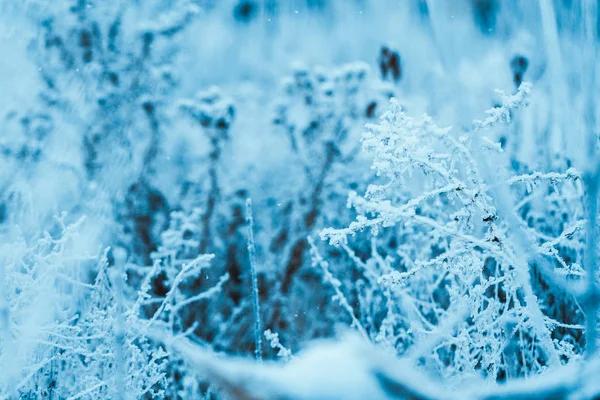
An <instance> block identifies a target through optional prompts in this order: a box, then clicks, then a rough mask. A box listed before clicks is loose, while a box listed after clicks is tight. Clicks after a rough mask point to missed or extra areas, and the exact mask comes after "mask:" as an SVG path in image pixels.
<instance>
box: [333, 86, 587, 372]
mask: <svg viewBox="0 0 600 400" xmlns="http://www.w3.org/2000/svg"><path fill="white" fill-rule="evenodd" d="M529 90H530V86H529V84H526V83H524V84H522V85H521V86H520V88H519V90H518V92H517V93H516V94H515V95H512V96H506V95H503V98H502V105H501V106H499V107H495V108H493V109H491V110H489V111H488V112H487V117H486V118H485V119H484V120H482V121H475V124H474V128H473V130H472V131H470V132H465V133H464V134H461V135H460V136H458V137H457V136H456V135H455V134H453V133H452V131H451V128H443V127H439V126H437V125H436V124H435V123H434V121H433V120H432V119H431V118H430V117H428V116H424V117H423V118H422V119H414V118H412V117H410V116H408V115H407V114H405V113H404V112H403V110H402V108H401V107H400V106H399V104H398V102H396V101H395V100H392V103H391V110H390V111H389V112H387V113H385V114H384V116H383V117H382V118H381V122H380V123H378V124H370V125H368V132H367V133H366V134H365V135H364V136H363V139H362V143H363V149H364V150H365V151H366V152H367V153H369V154H371V155H372V156H373V165H372V168H373V170H374V171H375V172H376V174H377V177H378V178H377V179H376V181H378V182H377V183H374V184H371V185H370V186H369V187H368V189H367V190H366V192H365V194H364V195H363V196H360V195H358V194H357V193H356V192H351V193H350V196H349V199H348V205H349V206H351V207H353V208H354V209H355V210H356V212H357V213H358V217H357V218H356V221H355V222H353V223H351V224H350V225H349V226H348V227H347V228H343V229H332V228H328V229H325V230H323V232H322V234H321V236H322V237H323V238H325V239H328V240H329V241H330V243H331V244H334V245H337V246H342V247H343V248H345V249H346V250H347V251H348V252H351V251H350V249H349V248H348V247H347V244H348V236H351V235H355V234H356V233H357V232H359V231H362V230H365V229H366V230H369V232H370V233H371V235H372V237H373V247H372V252H371V259H369V260H367V261H366V262H363V261H361V260H360V259H359V258H358V257H353V259H354V260H355V262H356V263H357V264H359V267H361V268H362V269H363V274H364V276H365V278H366V279H367V281H368V282H370V283H371V284H373V283H374V278H375V277H376V284H377V286H378V289H372V290H374V291H375V293H376V294H378V295H377V296H374V295H373V294H372V293H371V294H370V295H369V296H364V295H362V296H361V295H359V300H360V303H361V304H360V311H361V314H360V318H361V320H362V321H364V322H365V324H367V323H369V322H370V324H367V326H368V327H369V331H368V334H369V336H370V337H371V339H373V340H376V341H378V342H382V343H384V344H387V345H389V346H390V347H393V348H396V350H397V351H398V352H399V353H400V354H408V355H410V356H412V357H415V358H416V359H420V360H421V361H422V363H423V364H424V365H426V366H427V367H428V368H429V369H431V370H434V371H437V372H439V373H441V374H442V375H444V376H446V377H466V376H468V375H472V374H483V375H484V376H487V377H489V378H491V379H494V380H504V379H506V378H508V377H514V376H521V375H528V374H532V373H539V372H541V371H543V370H545V369H546V368H548V367H549V366H556V365H560V364H561V363H565V362H568V361H570V360H571V359H573V358H576V357H578V355H579V354H581V351H582V349H581V346H582V341H581V339H582V338H581V334H580V333H581V329H582V326H581V322H582V314H581V312H580V311H577V307H576V306H575V303H574V301H573V299H572V296H569V295H564V293H563V295H562V296H559V294H558V293H556V292H555V291H556V290H559V289H560V287H556V286H555V283H554V282H552V280H550V279H549V277H551V275H552V274H550V275H549V274H548V271H546V270H545V271H544V272H541V271H540V269H541V267H542V266H546V267H547V265H548V264H549V263H550V265H552V266H553V267H552V268H554V265H556V268H557V269H558V270H559V271H560V272H561V273H562V274H563V275H567V276H573V277H574V278H575V279H576V277H577V276H578V275H580V274H581V272H582V271H581V267H579V265H578V264H577V262H576V261H577V260H580V259H581V247H582V245H581V240H582V238H581V235H580V234H579V231H580V229H581V227H582V220H581V218H582V215H581V195H582V190H581V185H580V182H579V175H578V173H577V171H575V170H573V169H571V170H568V171H566V172H565V173H548V174H542V173H532V174H528V175H519V176H513V177H511V178H509V179H508V180H507V181H505V182H502V181H498V178H497V177H496V176H497V172H498V169H499V170H502V168H503V167H502V166H501V165H498V166H496V167H494V170H493V171H490V172H489V173H488V167H487V166H485V165H484V164H485V159H486V157H489V159H492V160H495V159H498V158H499V157H498V156H497V155H495V153H496V154H497V153H498V152H501V149H500V146H499V145H498V144H495V143H493V142H492V141H491V140H489V139H487V138H486V137H485V136H484V135H485V132H486V129H488V128H490V127H493V126H496V125H498V124H501V123H506V122H509V121H510V116H511V113H513V112H514V110H516V109H518V108H521V107H524V106H525V105H526V104H527V95H528V93H529ZM486 154H487V155H486ZM499 176H500V177H501V176H502V175H501V174H500V175H499ZM500 179H502V178H500ZM541 183H546V184H547V186H544V187H545V188H546V189H547V190H548V192H547V194H546V196H543V194H542V196H541V197H542V199H541V200H540V201H541V202H542V203H545V202H548V203H549V206H548V207H550V208H553V209H554V210H555V211H554V213H550V215H556V212H557V210H556V207H557V205H558V204H562V203H568V204H569V207H568V208H565V209H564V212H563V213H561V215H560V216H558V220H557V219H553V218H550V219H545V220H544V221H540V220H537V221H536V220H535V219H534V218H533V217H532V215H534V213H535V211H533V209H532V208H534V207H535V204H531V203H532V196H533V195H532V193H535V192H534V187H535V186H536V185H539V184H541ZM505 185H509V186H510V187H511V188H513V189H512V191H511V192H512V194H510V195H509V196H508V197H503V196H502V191H501V190H497V188H498V187H502V186H505ZM523 186H524V187H525V190H523ZM548 188H549V189H548ZM511 192H509V193H511ZM511 197H515V199H516V202H517V206H516V207H515V209H514V210H513V208H512V207H510V204H512V201H513V199H512V198H511ZM507 202H509V203H508V204H507ZM499 206H500V207H499ZM523 207H530V211H529V212H523V211H519V210H521V209H522V208H523ZM506 209H508V210H509V211H508V212H506V213H505V212H504V210H506ZM516 213H519V214H518V215H519V216H521V217H524V218H526V220H527V221H523V220H522V219H520V218H517V217H516V216H513V215H512V214H515V215H516ZM569 213H572V214H569ZM514 221H517V223H516V225H517V226H515V222H514ZM541 225H546V226H550V227H551V230H552V236H549V235H548V234H549V233H550V232H547V233H546V232H540V231H538V230H537V229H540V228H541ZM536 228H537V229H536ZM546 231H548V230H546ZM557 231H558V232H557ZM555 232H557V233H555ZM389 235H392V236H393V237H394V242H393V243H394V244H393V246H389V245H388V244H389V242H388V241H386V242H383V241H382V238H386V237H389ZM530 248H532V249H533V250H534V252H535V253H537V255H539V257H537V256H536V255H534V256H531V257H529V256H526V255H525V249H527V251H529V250H530ZM380 251H384V252H385V253H386V254H385V255H384V256H382V255H380V254H379V253H380ZM566 254H569V257H567V256H566ZM553 291H554V292H553ZM359 292H360V288H359ZM363 293H369V291H367V292H364V291H363ZM552 293H554V294H552ZM538 296H541V298H542V300H540V299H539V298H538ZM550 296H552V298H549V297H550ZM377 298H379V300H377V302H376V303H375V301H376V299H377ZM363 303H367V304H366V305H365V304H363ZM369 304H371V305H369ZM374 305H376V306H378V307H376V308H375V309H373V306H374ZM557 308H559V309H562V310H563V312H562V313H560V312H556V309H557ZM569 308H572V310H573V311H572V312H573V313H572V314H571V313H565V312H564V310H565V309H569ZM559 327H560V328H562V332H557V329H558V328H559Z"/></svg>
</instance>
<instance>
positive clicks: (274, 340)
mask: <svg viewBox="0 0 600 400" xmlns="http://www.w3.org/2000/svg"><path fill="white" fill-rule="evenodd" d="M265 339H267V340H268V341H269V345H270V346H271V348H272V349H275V350H277V357H281V358H282V359H283V360H284V361H291V360H293V358H294V356H293V355H292V351H291V350H290V349H288V348H287V347H285V346H283V345H282V344H281V342H280V341H279V334H278V333H276V332H275V333H274V332H271V330H270V329H267V330H266V331H265Z"/></svg>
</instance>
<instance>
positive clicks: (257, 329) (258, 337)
mask: <svg viewBox="0 0 600 400" xmlns="http://www.w3.org/2000/svg"><path fill="white" fill-rule="evenodd" d="M246 223H247V224H248V258H249V259H250V277H251V279H252V308H253V310H254V346H255V347H254V354H255V356H256V359H257V360H258V361H259V362H261V361H262V334H261V332H262V328H261V324H260V306H259V304H258V279H257V278H256V247H255V245H254V219H253V218H252V199H247V200H246Z"/></svg>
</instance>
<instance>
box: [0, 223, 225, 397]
mask: <svg viewBox="0 0 600 400" xmlns="http://www.w3.org/2000/svg"><path fill="white" fill-rule="evenodd" d="M180 219H181V218H180ZM65 220H66V216H62V217H61V218H59V219H58V220H57V222H58V224H57V230H56V233H55V234H54V236H52V235H50V234H46V235H44V236H42V237H41V238H39V239H25V238H24V237H23V236H20V237H19V238H18V239H17V240H16V241H15V242H13V243H12V244H8V243H7V244H4V245H3V252H2V262H1V265H2V268H1V269H0V299H1V301H0V317H1V318H0V324H1V325H0V369H1V370H2V371H5V373H3V374H2V377H1V378H0V379H1V382H0V397H2V398H9V397H11V396H13V395H19V396H20V397H21V398H43V397H54V396H56V397H58V398H71V397H72V398H90V397H94V398H120V399H125V398H131V399H133V398H136V399H137V398H164V397H170V396H173V395H174V394H175V393H178V392H182V391H183V392H185V391H188V392H189V391H190V390H193V391H194V393H196V395H198V394H199V391H200V390H201V385H200V381H198V380H197V379H196V378H195V374H194V373H191V372H189V371H187V369H186V368H187V367H186V366H185V364H184V363H182V362H181V360H179V359H178V358H176V357H170V356H169V355H168V353H166V352H165V351H164V350H163V349H162V348H161V347H160V346H159V345H157V344H156V343H154V342H152V341H151V340H149V339H148V338H147V334H148V333H149V332H152V331H154V330H160V331H161V332H168V333H169V335H170V336H172V337H175V338H176V337H183V336H186V335H190V334H191V333H193V331H194V329H196V328H197V323H189V322H188V321H186V320H184V317H187V316H188V315H189V314H190V309H191V308H194V307H196V306H197V305H198V302H200V301H202V300H207V299H209V298H210V297H211V296H213V295H214V294H216V293H217V292H219V290H220V288H221V286H222V285H223V283H224V282H225V280H226V279H227V277H226V276H223V277H222V278H221V279H220V280H218V281H217V283H216V285H215V286H212V287H211V286H209V287H208V288H206V286H207V285H204V286H203V287H202V288H200V289H201V291H200V292H198V291H193V290H192V288H193V287H192V288H191V287H190V286H189V285H187V286H186V284H187V282H188V281H189V280H191V279H194V278H196V279H198V280H201V281H206V277H207V275H206V272H203V270H204V269H206V268H207V267H208V266H209V262H210V260H211V259H212V256H210V255H200V256H194V257H192V258H188V259H186V258H185V257H186V256H188V255H189V254H186V246H188V247H189V244H190V241H189V240H187V237H188V233H187V232H186V230H187V229H188V228H189V226H188V225H186V223H185V221H183V222H182V223H181V224H179V225H176V224H175V223H174V224H173V228H172V229H171V230H169V231H167V232H165V234H164V235H163V237H164V241H163V245H162V246H161V247H160V248H159V251H158V252H157V253H156V254H155V255H154V259H155V263H154V265H153V266H152V267H144V266H136V265H133V264H127V263H126V258H127V252H126V251H125V250H124V249H122V248H116V249H115V250H114V251H109V250H108V249H107V250H106V251H104V253H103V254H102V255H101V256H100V257H98V256H94V255H88V254H86V253H85V252H83V251H82V250H79V249H78V247H77V243H78V241H77V238H78V232H79V230H80V229H81V221H78V222H77V223H75V224H70V225H69V224H67V223H66V222H65ZM174 220H175V221H177V216H175V217H174ZM181 228H183V230H182V229H181ZM177 232H179V233H180V235H179V236H177V234H176V233H177ZM184 232H185V235H182V233H184ZM182 236H185V238H186V239H184V238H183V237H182ZM192 241H193V240H192ZM194 244H195V246H194V247H195V248H197V242H196V243H194ZM196 252H197V251H196V250H195V252H194V253H195V254H196ZM92 264H95V265H92ZM160 273H163V274H164V276H165V278H164V279H163V282H162V284H163V285H164V287H166V292H165V293H164V294H162V295H161V296H157V294H156V293H155V288H154V287H153V285H152V280H153V279H154V278H156V276H157V275H159V274H160ZM90 274H92V276H90ZM136 276H137V277H138V279H137V280H136V279H134V277H136ZM130 281H131V282H130ZM136 282H139V284H138V285H137V286H138V287H137V288H136V287H134V286H135V284H136ZM210 282H214V279H212V280H211V281H210ZM132 289H133V290H132ZM196 289H197V288H196ZM186 324H187V325H186ZM184 378H185V379H184Z"/></svg>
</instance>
